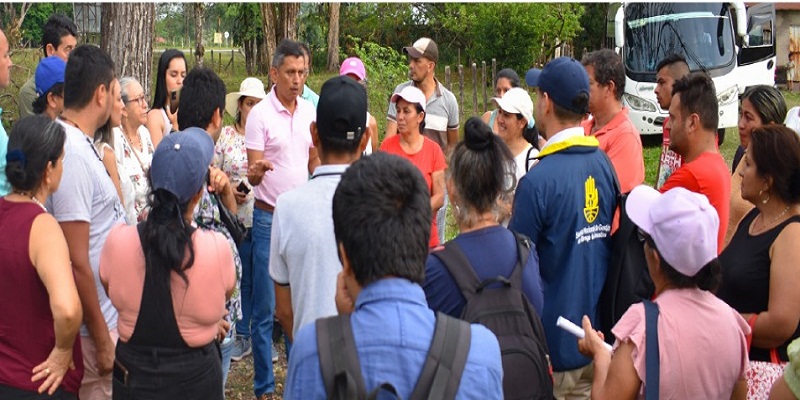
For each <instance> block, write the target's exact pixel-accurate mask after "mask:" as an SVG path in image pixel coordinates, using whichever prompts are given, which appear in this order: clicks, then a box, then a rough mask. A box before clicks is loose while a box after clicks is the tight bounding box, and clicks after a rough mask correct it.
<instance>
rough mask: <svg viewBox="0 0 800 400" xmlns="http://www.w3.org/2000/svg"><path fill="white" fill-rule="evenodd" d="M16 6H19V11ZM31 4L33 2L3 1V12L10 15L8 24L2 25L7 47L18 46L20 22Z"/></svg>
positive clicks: (20, 39) (23, 19)
mask: <svg viewBox="0 0 800 400" xmlns="http://www.w3.org/2000/svg"><path fill="white" fill-rule="evenodd" d="M17 6H19V12H18V11H17ZM31 6H33V3H17V4H15V3H3V13H4V14H5V15H8V16H9V17H10V18H9V23H8V25H7V26H5V27H2V28H3V32H4V33H5V35H6V40H8V47H9V49H15V48H17V47H19V43H20V42H21V41H22V23H23V22H25V15H27V14H28V10H30V9H31Z"/></svg>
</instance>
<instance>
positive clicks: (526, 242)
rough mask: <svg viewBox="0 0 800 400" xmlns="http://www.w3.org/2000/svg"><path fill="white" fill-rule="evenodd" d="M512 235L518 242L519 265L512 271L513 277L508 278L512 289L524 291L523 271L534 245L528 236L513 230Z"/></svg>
mask: <svg viewBox="0 0 800 400" xmlns="http://www.w3.org/2000/svg"><path fill="white" fill-rule="evenodd" d="M511 233H513V234H514V238H515V239H516V240H517V265H515V266H514V270H513V271H511V276H509V277H508V280H509V281H510V282H511V287H513V288H514V289H517V290H522V271H523V270H524V269H525V265H526V264H527V263H528V256H530V254H531V247H532V245H531V240H530V239H529V238H528V237H527V236H525V235H523V234H521V233H519V232H515V231H513V230H512V231H511Z"/></svg>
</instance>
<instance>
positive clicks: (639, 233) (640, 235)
mask: <svg viewBox="0 0 800 400" xmlns="http://www.w3.org/2000/svg"><path fill="white" fill-rule="evenodd" d="M636 238H637V239H639V243H645V242H646V241H647V240H648V239H650V235H648V234H647V233H645V232H644V231H643V230H641V229H639V228H637V229H636Z"/></svg>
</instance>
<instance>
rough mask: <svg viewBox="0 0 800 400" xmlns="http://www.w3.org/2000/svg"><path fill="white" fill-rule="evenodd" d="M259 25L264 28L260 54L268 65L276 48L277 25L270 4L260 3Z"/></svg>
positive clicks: (273, 10) (268, 84)
mask: <svg viewBox="0 0 800 400" xmlns="http://www.w3.org/2000/svg"><path fill="white" fill-rule="evenodd" d="M261 24H262V25H263V26H264V42H263V44H262V49H263V50H262V51H261V54H263V56H264V57H265V58H266V60H265V61H266V62H267V63H269V62H270V60H272V56H273V55H274V54H275V48H276V47H277V44H276V42H275V27H276V26H277V24H276V23H275V8H274V7H273V4H272V3H261ZM268 65H269V64H268ZM269 86H271V85H270V83H267V87H269Z"/></svg>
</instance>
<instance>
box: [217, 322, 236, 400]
mask: <svg viewBox="0 0 800 400" xmlns="http://www.w3.org/2000/svg"><path fill="white" fill-rule="evenodd" d="M234 338H236V328H234V327H231V329H230V330H229V331H228V336H226V337H225V340H223V341H222V343H220V344H219V351H220V353H221V354H222V394H223V395H224V394H225V384H227V383H228V371H230V370H231V356H232V355H233V344H234Z"/></svg>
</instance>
